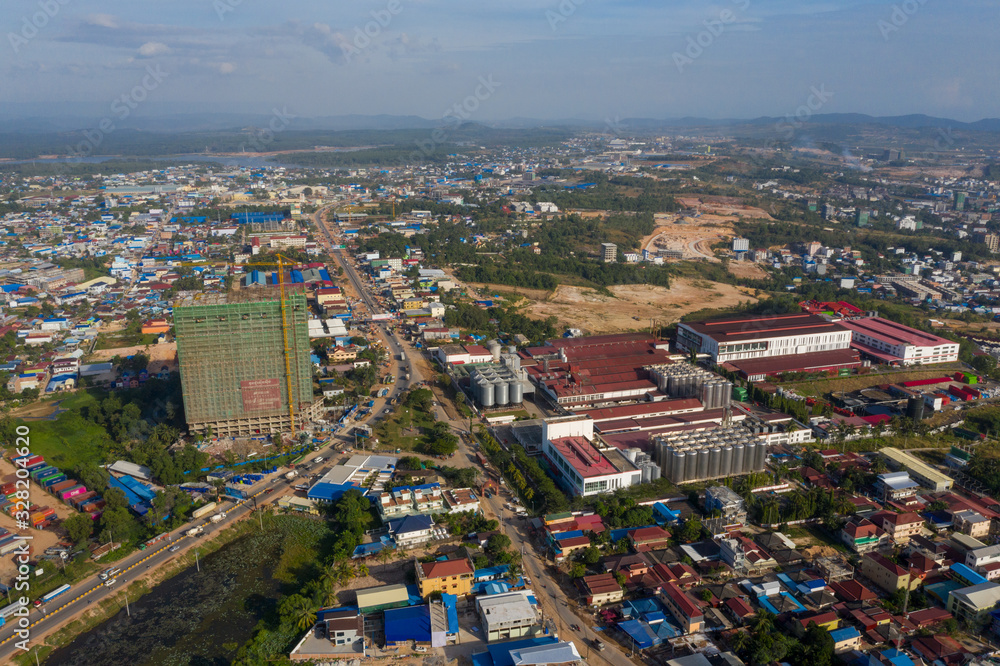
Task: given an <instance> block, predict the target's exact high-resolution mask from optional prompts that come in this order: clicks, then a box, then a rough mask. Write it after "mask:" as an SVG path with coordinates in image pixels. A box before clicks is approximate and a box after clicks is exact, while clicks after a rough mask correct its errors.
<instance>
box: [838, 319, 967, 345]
mask: <svg viewBox="0 0 1000 666" xmlns="http://www.w3.org/2000/svg"><path fill="white" fill-rule="evenodd" d="M843 324H844V326H846V327H847V328H849V329H851V330H852V331H857V332H858V333H863V334H865V335H870V336H872V337H873V338H878V339H879V340H884V341H885V342H888V343H890V344H905V345H916V346H922V347H936V346H938V345H952V344H958V343H957V342H952V341H951V340H945V339H944V338H941V337H938V336H936V335H932V334H930V333H924V332H923V331H918V330H917V329H915V328H910V327H909V326H903V325H902V324H897V323H896V322H894V321H889V320H888V319H882V318H881V317H870V318H868V319H854V320H851V321H845V322H843Z"/></svg>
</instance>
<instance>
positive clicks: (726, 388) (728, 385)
mask: <svg viewBox="0 0 1000 666" xmlns="http://www.w3.org/2000/svg"><path fill="white" fill-rule="evenodd" d="M722 388H723V390H722V394H723V395H722V406H723V407H729V406H730V405H732V404H733V383H732V382H725V383H723V385H722Z"/></svg>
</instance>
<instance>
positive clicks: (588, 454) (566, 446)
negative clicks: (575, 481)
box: [551, 437, 618, 478]
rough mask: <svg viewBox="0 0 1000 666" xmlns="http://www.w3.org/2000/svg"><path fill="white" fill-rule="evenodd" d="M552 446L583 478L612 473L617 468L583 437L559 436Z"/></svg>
mask: <svg viewBox="0 0 1000 666" xmlns="http://www.w3.org/2000/svg"><path fill="white" fill-rule="evenodd" d="M551 443H552V446H553V447H554V448H555V449H556V450H557V451H558V452H559V454H560V455H561V456H562V457H563V458H564V459H565V460H566V462H568V463H569V464H570V465H572V466H573V469H575V470H576V472H577V474H579V475H580V476H581V477H583V478H589V477H592V476H604V475H605V474H614V473H616V472H617V471H618V470H617V469H615V466H614V465H612V464H611V461H610V460H608V459H607V458H605V457H604V454H603V453H601V452H600V451H598V450H597V449H596V448H595V447H594V445H593V444H591V443H590V442H588V441H587V440H586V438H584V437H560V438H558V439H553V440H552V442H551Z"/></svg>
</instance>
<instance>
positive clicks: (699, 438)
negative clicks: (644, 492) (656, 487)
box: [654, 425, 768, 484]
mask: <svg viewBox="0 0 1000 666" xmlns="http://www.w3.org/2000/svg"><path fill="white" fill-rule="evenodd" d="M767 450H768V445H767V443H766V442H765V441H761V439H760V438H759V437H758V436H757V434H755V433H754V432H753V431H752V430H750V429H748V428H746V427H744V426H742V425H737V426H720V427H718V428H713V429H711V430H702V431H698V432H672V433H668V434H663V435H659V436H658V437H657V438H656V439H655V441H654V459H655V460H656V462H657V463H659V465H660V469H661V471H662V475H663V476H665V477H666V478H668V479H670V481H671V482H672V483H676V484H682V483H692V482H694V481H704V480H707V479H722V478H727V477H731V476H740V475H741V474H750V473H751V472H760V471H762V470H763V469H764V466H765V463H766V462H767Z"/></svg>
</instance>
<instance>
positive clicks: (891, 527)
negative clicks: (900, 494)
mask: <svg viewBox="0 0 1000 666" xmlns="http://www.w3.org/2000/svg"><path fill="white" fill-rule="evenodd" d="M871 521H872V522H873V523H875V524H876V525H878V526H879V527H881V528H882V529H884V530H885V531H886V532H888V533H889V536H890V537H892V540H893V541H895V542H896V543H907V542H908V541H909V540H910V537H911V536H914V535H916V534H920V530H921V529H922V528H923V525H924V519H923V518H921V517H920V516H919V515H917V514H916V513H913V512H912V511H910V512H908V513H893V512H892V511H879V512H878V513H876V514H875V515H873V516H871Z"/></svg>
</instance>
